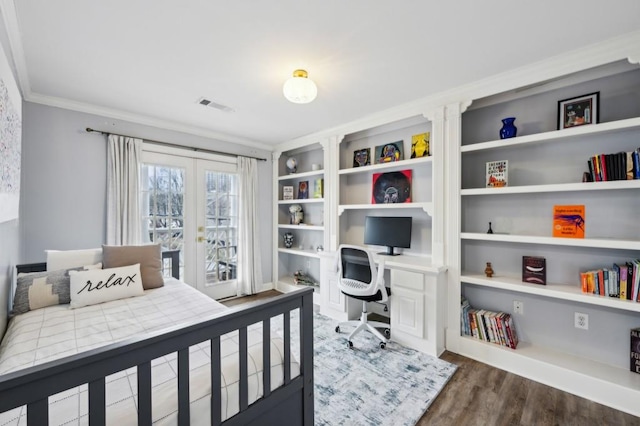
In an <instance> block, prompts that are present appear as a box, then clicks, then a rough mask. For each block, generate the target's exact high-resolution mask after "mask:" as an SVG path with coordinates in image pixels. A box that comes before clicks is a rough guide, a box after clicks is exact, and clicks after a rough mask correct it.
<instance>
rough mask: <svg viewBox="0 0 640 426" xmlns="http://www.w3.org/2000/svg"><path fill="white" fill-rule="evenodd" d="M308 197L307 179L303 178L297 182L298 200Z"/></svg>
mask: <svg viewBox="0 0 640 426" xmlns="http://www.w3.org/2000/svg"><path fill="white" fill-rule="evenodd" d="M307 198H309V181H308V180H303V181H300V182H299V183H298V200H306V199H307Z"/></svg>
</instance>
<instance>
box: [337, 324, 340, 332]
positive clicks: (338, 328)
mask: <svg viewBox="0 0 640 426" xmlns="http://www.w3.org/2000/svg"><path fill="white" fill-rule="evenodd" d="M336 333H340V326H339V325H338V326H336Z"/></svg>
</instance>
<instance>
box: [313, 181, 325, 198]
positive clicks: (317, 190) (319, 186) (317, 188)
mask: <svg viewBox="0 0 640 426" xmlns="http://www.w3.org/2000/svg"><path fill="white" fill-rule="evenodd" d="M322 197H324V179H323V178H318V179H316V180H314V181H313V198H322Z"/></svg>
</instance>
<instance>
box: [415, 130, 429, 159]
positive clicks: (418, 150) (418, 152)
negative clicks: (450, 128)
mask: <svg viewBox="0 0 640 426" xmlns="http://www.w3.org/2000/svg"><path fill="white" fill-rule="evenodd" d="M429 136H430V132H425V133H419V134H417V135H413V136H411V158H420V157H428V156H429V155H431V154H430V153H429Z"/></svg>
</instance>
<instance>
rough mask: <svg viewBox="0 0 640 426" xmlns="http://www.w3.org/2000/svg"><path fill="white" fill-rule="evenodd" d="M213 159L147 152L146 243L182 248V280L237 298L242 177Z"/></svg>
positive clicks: (229, 163) (231, 163)
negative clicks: (239, 181)
mask: <svg viewBox="0 0 640 426" xmlns="http://www.w3.org/2000/svg"><path fill="white" fill-rule="evenodd" d="M156 149H158V148H157V147H154V150H156ZM161 149H162V150H163V151H164V150H165V149H164V148H161ZM168 150H169V151H173V150H170V149H168ZM210 157H214V159H211V158H191V157H185V156H182V155H176V154H175V153H171V154H167V153H159V152H150V151H143V156H142V158H143V167H142V176H141V182H142V187H141V195H142V212H143V218H142V220H143V226H142V229H143V241H147V242H158V243H160V244H161V245H162V247H163V248H165V249H178V250H180V269H181V270H180V277H181V278H182V280H183V281H185V282H186V283H188V284H190V285H192V286H194V287H196V288H197V289H198V290H200V291H201V292H203V293H205V294H207V295H208V296H210V297H212V298H214V299H222V298H225V297H231V296H236V295H237V294H238V282H237V259H238V256H237V248H238V176H237V173H236V170H237V166H236V163H235V159H230V158H227V157H221V156H210Z"/></svg>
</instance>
